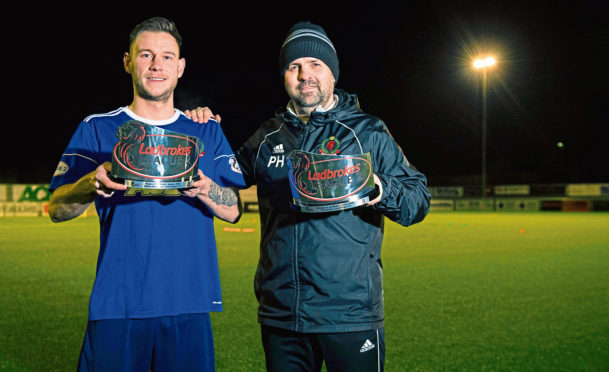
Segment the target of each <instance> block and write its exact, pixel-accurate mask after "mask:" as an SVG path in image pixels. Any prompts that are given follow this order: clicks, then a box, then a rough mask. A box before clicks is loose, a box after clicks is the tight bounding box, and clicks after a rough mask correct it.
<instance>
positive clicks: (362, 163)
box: [288, 151, 378, 212]
mask: <svg viewBox="0 0 609 372" xmlns="http://www.w3.org/2000/svg"><path fill="white" fill-rule="evenodd" d="M288 165H289V166H290V173H289V179H290V188H291V190H292V200H293V204H294V205H295V206H297V207H298V208H299V209H300V210H301V211H302V212H330V211H336V210H342V209H349V208H354V207H357V206H359V205H362V204H365V203H367V202H369V201H370V200H371V199H374V198H375V197H376V196H377V195H378V190H376V188H375V185H374V178H373V176H372V164H371V162H370V154H369V153H366V154H360V155H321V154H314V153H309V152H304V151H292V152H291V153H290V155H289V156H288Z"/></svg>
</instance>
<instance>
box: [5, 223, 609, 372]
mask: <svg viewBox="0 0 609 372" xmlns="http://www.w3.org/2000/svg"><path fill="white" fill-rule="evenodd" d="M608 227H609V214H607V213H560V212H556V213H554V212H544V213H532V212H529V213H509V212H504V213H498V214H497V213H464V212H460V213H448V212H432V213H431V214H430V215H429V216H428V217H427V218H426V219H425V221H424V222H422V223H420V224H418V225H415V226H411V227H408V228H404V227H401V226H399V225H396V224H395V223H393V222H390V221H387V223H386V234H385V242H384V245H383V255H382V257H383V262H384V269H385V270H384V282H385V315H386V324H385V327H386V348H387V352H386V369H385V370H386V371H607V370H609V315H608V314H609V229H608ZM98 232H99V228H98V226H97V219H96V218H95V217H87V218H78V219H76V220H73V221H69V222H64V223H61V224H52V223H51V222H50V221H49V220H48V219H47V218H35V217H34V218H28V217H21V218H2V219H0V371H17V372H22V371H45V372H47V371H71V370H75V366H76V360H77V357H78V353H79V350H80V346H81V342H82V337H83V333H84V330H85V326H86V319H87V306H88V298H89V294H90V291H91V287H92V284H93V279H94V273H95V265H96V259H97V245H98ZM216 233H217V240H218V252H219V260H220V274H221V279H222V288H223V296H224V308H225V310H224V312H223V313H213V314H212V322H213V327H214V338H215V343H216V364H217V370H218V371H230V372H234V371H248V372H249V371H264V356H263V351H262V346H261V343H260V335H259V333H260V332H259V326H258V324H257V321H256V307H257V304H256V299H255V297H254V294H253V276H254V272H255V268H256V263H257V260H258V242H259V233H260V231H259V221H258V216H257V215H256V214H246V215H244V216H243V218H242V219H241V221H240V222H239V223H238V224H237V225H230V224H227V223H223V222H216Z"/></svg>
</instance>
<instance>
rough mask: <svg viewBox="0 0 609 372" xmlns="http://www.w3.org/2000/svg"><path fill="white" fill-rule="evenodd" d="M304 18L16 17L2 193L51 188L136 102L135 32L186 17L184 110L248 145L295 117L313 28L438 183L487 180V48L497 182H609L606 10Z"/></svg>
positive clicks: (515, 5)
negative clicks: (284, 76)
mask: <svg viewBox="0 0 609 372" xmlns="http://www.w3.org/2000/svg"><path fill="white" fill-rule="evenodd" d="M297 5H299V7H292V8H290V7H289V6H287V5H285V4H284V5H282V6H269V5H264V6H263V5H258V4H250V5H248V6H246V7H243V6H239V5H236V3H233V2H225V4H221V5H217V4H216V5H213V6H211V5H209V4H205V3H197V4H195V5H189V6H184V4H182V3H180V2H175V4H168V3H165V4H164V7H162V8H161V7H158V6H156V5H153V4H148V3H135V2H133V3H131V2H125V3H123V5H122V7H120V8H115V6H114V5H112V4H109V3H105V4H103V5H96V6H90V5H87V7H86V8H85V7H83V8H75V9H59V8H55V7H53V6H47V7H43V8H40V7H37V8H35V9H22V8H21V9H19V10H13V11H7V12H6V13H7V14H5V17H6V18H11V19H14V20H17V22H16V24H17V26H14V27H11V28H7V29H5V30H4V31H5V32H4V34H5V37H7V39H8V41H9V42H8V43H7V44H6V45H8V50H5V54H4V57H5V58H4V61H3V66H4V67H5V68H4V69H3V70H4V75H5V81H6V82H7V84H6V85H4V88H5V89H4V90H5V92H6V93H5V95H6V94H7V95H8V97H9V102H8V103H9V105H7V106H6V107H5V108H6V110H7V111H8V112H9V116H8V120H7V121H5V123H4V127H3V129H4V135H3V140H2V143H3V146H2V153H1V154H0V155H1V156H2V159H3V161H2V162H1V164H2V165H0V182H40V183H48V182H50V179H51V176H52V173H53V171H54V169H55V166H56V165H57V163H58V161H59V158H60V156H61V153H62V152H63V150H64V149H65V146H66V145H67V143H68V141H69V139H70V137H71V135H72V133H73V132H74V130H75V128H76V126H77V125H78V123H79V122H80V121H81V120H83V119H84V118H85V117H86V116H88V115H90V114H93V113H103V112H108V111H111V110H114V109H116V108H118V107H120V106H125V105H128V104H129V103H130V102H131V99H132V86H131V80H130V76H129V75H127V74H126V73H125V72H124V70H123V67H122V56H123V53H124V52H125V51H126V50H127V48H128V35H129V32H130V31H131V29H132V28H133V26H135V24H137V23H139V22H140V21H142V20H143V19H145V18H148V17H151V16H165V17H167V18H170V19H172V20H174V21H175V22H176V24H177V26H178V28H179V30H180V33H181V34H182V37H183V39H184V44H183V48H182V56H183V57H185V58H186V72H185V74H184V76H183V77H182V79H181V80H180V82H179V84H178V88H177V91H176V107H178V108H180V109H187V108H192V107H196V106H209V107H211V108H212V109H213V111H214V112H215V113H219V114H220V115H221V116H222V127H223V129H224V131H225V133H226V135H227V137H228V139H229V141H230V142H231V144H232V145H233V148H237V147H238V146H239V145H240V143H241V142H243V141H244V140H245V139H246V138H247V137H248V136H249V135H250V134H251V133H252V132H253V131H254V130H255V129H256V128H257V127H258V126H259V124H260V123H261V122H262V121H263V120H265V119H266V118H268V117H269V116H271V115H272V114H273V112H274V111H275V109H276V108H278V107H279V106H282V105H285V104H286V102H287V95H286V94H285V91H284V89H283V85H282V80H281V77H280V76H279V67H278V52H279V47H280V45H281V43H282V41H283V39H284V37H285V35H286V32H287V30H288V29H289V28H290V27H291V26H292V25H293V24H294V23H296V22H298V21H300V20H310V21H312V22H314V23H318V24H320V25H321V26H322V27H324V28H325V30H326V32H327V34H328V36H329V37H330V39H331V40H332V41H333V43H334V45H335V47H336V49H337V51H338V56H339V61H340V77H339V81H338V85H337V87H338V88H342V89H345V90H347V91H348V92H352V93H356V94H357V95H358V96H359V99H360V105H361V107H362V108H363V109H364V110H365V111H367V112H368V113H371V114H373V115H376V116H378V117H380V118H381V119H382V120H384V121H385V122H386V124H387V125H388V127H389V129H390V131H391V133H392V135H393V136H394V138H395V139H396V141H397V142H398V143H399V144H400V146H401V147H402V149H403V150H404V152H405V154H406V156H407V157H408V159H409V160H410V161H411V162H412V163H413V164H414V165H415V166H416V167H417V168H418V169H419V170H421V171H422V172H423V173H425V174H426V175H427V176H428V178H429V183H430V186H438V185H463V184H474V185H475V184H479V182H480V178H479V177H480V172H481V140H482V136H481V118H482V108H481V107H482V106H481V104H482V100H481V97H482V95H481V89H480V87H481V80H480V75H479V74H478V73H476V72H474V71H473V69H472V68H471V60H472V58H473V56H474V54H476V53H477V52H482V51H485V50H487V49H492V50H493V51H494V52H495V54H496V56H497V58H498V61H499V62H498V65H497V68H496V69H494V70H492V71H491V72H490V73H489V81H488V96H487V97H488V135H487V143H488V145H487V146H488V147H487V154H488V161H487V164H488V168H487V169H488V184H489V185H493V184H519V183H527V184H532V183H537V184H539V183H567V182H607V181H609V166H608V165H607V160H608V159H609V146H608V145H607V141H608V139H609V136H608V132H609V131H608V130H607V125H608V123H609V120H608V114H607V110H606V106H607V104H606V102H607V94H606V91H607V89H606V87H607V84H608V83H609V73H608V72H609V68H608V67H607V64H608V63H609V62H608V61H609V59H608V57H609V53H608V48H609V33H608V28H609V27H608V26H607V20H606V18H607V15H606V13H605V9H604V6H603V2H601V1H598V2H596V1H572V2H556V1H554V2H544V1H542V2H535V1H526V2H525V1H509V2H508V1H500V2H494V1H408V2H403V4H401V5H395V4H394V5H386V4H383V3H382V2H371V3H366V4H362V5H360V6H357V5H355V3H344V4H339V5H337V4H336V3H331V4H330V3H323V2H319V3H299V4H297ZM169 6H173V8H169ZM559 142H562V143H563V144H564V146H563V147H559V146H557V143H559Z"/></svg>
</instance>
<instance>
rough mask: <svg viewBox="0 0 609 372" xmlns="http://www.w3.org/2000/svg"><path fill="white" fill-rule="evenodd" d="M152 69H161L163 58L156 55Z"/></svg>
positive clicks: (151, 64)
mask: <svg viewBox="0 0 609 372" xmlns="http://www.w3.org/2000/svg"><path fill="white" fill-rule="evenodd" d="M150 69H151V70H154V71H157V70H160V69H161V60H160V58H157V57H154V58H152V61H151V63H150Z"/></svg>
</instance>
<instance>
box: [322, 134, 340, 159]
mask: <svg viewBox="0 0 609 372" xmlns="http://www.w3.org/2000/svg"><path fill="white" fill-rule="evenodd" d="M339 147H340V141H339V140H337V139H336V138H335V137H334V136H332V137H330V138H326V139H325V140H324V141H323V142H322V143H321V149H319V153H320V154H327V155H338V154H339V153H340V150H339Z"/></svg>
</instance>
